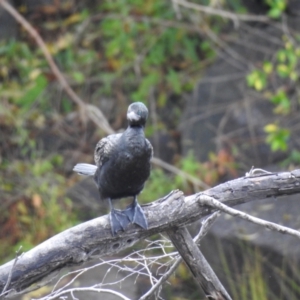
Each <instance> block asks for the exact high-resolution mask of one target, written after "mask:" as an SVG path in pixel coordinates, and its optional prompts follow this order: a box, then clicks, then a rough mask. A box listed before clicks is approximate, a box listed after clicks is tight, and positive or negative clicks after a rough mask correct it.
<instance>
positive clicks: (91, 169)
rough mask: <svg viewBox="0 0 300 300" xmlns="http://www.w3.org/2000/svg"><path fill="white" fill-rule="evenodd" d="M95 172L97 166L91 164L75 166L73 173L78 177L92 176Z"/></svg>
mask: <svg viewBox="0 0 300 300" xmlns="http://www.w3.org/2000/svg"><path fill="white" fill-rule="evenodd" d="M96 170H97V166H95V165H91V164H77V165H76V166H75V167H74V168H73V171H75V172H77V173H78V174H79V175H84V176H93V175H94V174H95V172H96Z"/></svg>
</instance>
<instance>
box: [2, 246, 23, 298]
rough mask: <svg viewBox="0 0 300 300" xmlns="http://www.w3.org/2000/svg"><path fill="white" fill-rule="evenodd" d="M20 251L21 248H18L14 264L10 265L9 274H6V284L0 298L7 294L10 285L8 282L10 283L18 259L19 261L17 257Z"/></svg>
mask: <svg viewBox="0 0 300 300" xmlns="http://www.w3.org/2000/svg"><path fill="white" fill-rule="evenodd" d="M21 250H22V246H20V247H19V249H18V250H17V251H16V258H15V260H14V263H13V265H12V268H11V270H10V272H9V274H8V279H7V282H6V284H5V286H4V288H3V290H2V292H1V294H0V297H2V296H4V295H5V294H6V293H7V288H8V287H9V285H10V282H11V276H12V273H13V271H14V268H15V266H16V264H17V262H18V259H19V255H20V251H21Z"/></svg>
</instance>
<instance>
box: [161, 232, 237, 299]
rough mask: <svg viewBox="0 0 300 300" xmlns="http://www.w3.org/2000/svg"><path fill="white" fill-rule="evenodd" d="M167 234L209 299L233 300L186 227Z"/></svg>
mask: <svg viewBox="0 0 300 300" xmlns="http://www.w3.org/2000/svg"><path fill="white" fill-rule="evenodd" d="M167 234H168V236H169V237H170V239H171V241H172V243H173V244H174V246H175V247H176V249H177V251H178V252H179V254H180V255H181V257H182V258H183V260H184V261H185V263H186V265H187V266H188V268H189V269H190V271H191V273H192V275H193V277H194V279H195V282H196V283H197V284H198V285H199V287H200V288H201V289H202V290H203V291H204V293H205V295H206V297H207V299H211V300H231V297H230V296H229V295H228V293H227V291H226V290H225V288H224V287H223V285H222V284H221V282H220V281H219V279H218V278H217V276H216V274H215V272H214V271H213V270H212V268H211V267H210V265H209V264H208V262H207V260H206V259H205V257H204V256H203V254H202V253H201V251H200V249H199V247H198V246H197V245H196V243H195V242H194V241H193V238H192V237H191V235H190V233H189V231H188V230H187V229H186V227H182V228H173V229H170V230H167Z"/></svg>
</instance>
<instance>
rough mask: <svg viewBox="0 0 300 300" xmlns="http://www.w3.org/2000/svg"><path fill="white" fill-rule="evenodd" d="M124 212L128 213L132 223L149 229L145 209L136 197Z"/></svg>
mask: <svg viewBox="0 0 300 300" xmlns="http://www.w3.org/2000/svg"><path fill="white" fill-rule="evenodd" d="M124 213H125V214H126V215H127V217H128V219H129V220H130V222H131V223H133V224H137V225H139V226H140V227H142V228H144V229H148V221H147V219H146V216H145V214H144V211H143V210H142V208H141V206H140V205H139V204H138V203H137V201H136V199H135V200H134V201H133V203H132V204H130V205H129V206H128V207H127V208H126V209H125V210H124Z"/></svg>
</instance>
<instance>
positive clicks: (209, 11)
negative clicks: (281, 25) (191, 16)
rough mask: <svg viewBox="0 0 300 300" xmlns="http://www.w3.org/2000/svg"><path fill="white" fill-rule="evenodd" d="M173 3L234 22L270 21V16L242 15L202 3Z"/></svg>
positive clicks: (173, 0)
mask: <svg viewBox="0 0 300 300" xmlns="http://www.w3.org/2000/svg"><path fill="white" fill-rule="evenodd" d="M172 2H173V3H175V4H177V5H181V6H183V7H186V8H190V9H194V10H197V11H200V12H203V13H205V14H208V15H216V16H219V17H222V18H225V19H231V20H232V21H234V22H238V21H247V22H270V21H271V20H270V18H269V17H266V16H256V15H246V14H244V15H242V14H235V13H232V12H229V11H225V10H223V9H217V8H213V7H210V6H205V5H200V4H197V3H193V2H188V1H185V0H172Z"/></svg>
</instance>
